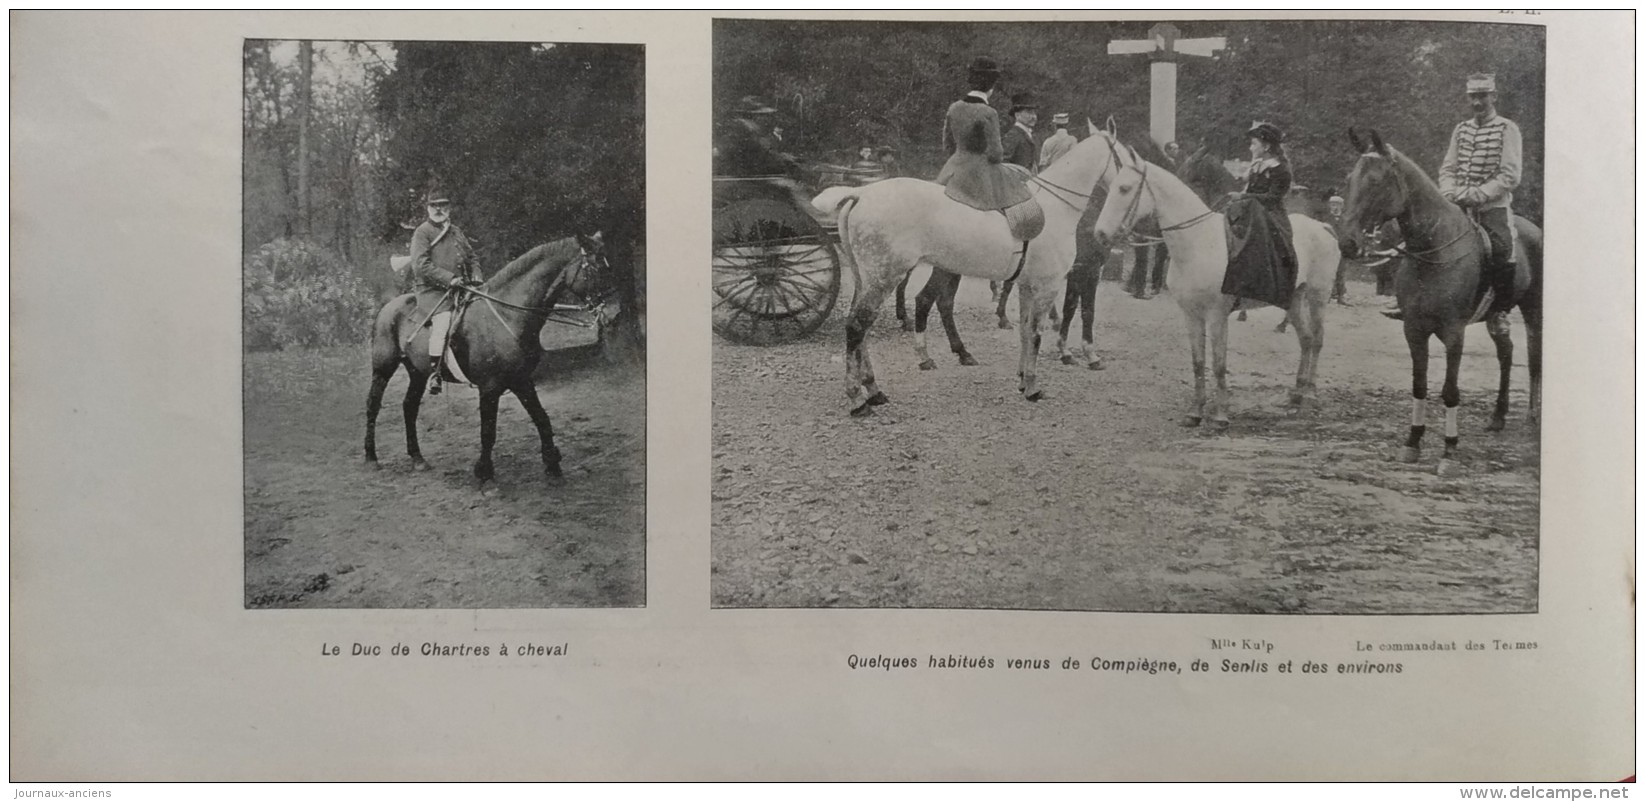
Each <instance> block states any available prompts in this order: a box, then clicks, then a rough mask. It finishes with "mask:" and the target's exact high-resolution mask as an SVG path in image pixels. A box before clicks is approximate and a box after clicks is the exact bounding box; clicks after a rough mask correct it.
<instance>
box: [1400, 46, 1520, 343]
mask: <svg viewBox="0 0 1645 802" xmlns="http://www.w3.org/2000/svg"><path fill="white" fill-rule="evenodd" d="M1466 91H1467V93H1468V107H1469V110H1470V111H1472V112H1473V116H1471V117H1469V118H1468V119H1466V120H1463V121H1462V122H1460V123H1457V126H1456V128H1455V129H1453V130H1452V131H1451V146H1450V147H1449V148H1448V149H1447V150H1446V151H1445V160H1444V161H1443V162H1442V163H1441V164H1440V167H1439V193H1440V194H1441V195H1444V196H1445V199H1446V200H1448V201H1451V202H1452V203H1455V204H1456V205H1458V206H1461V207H1462V208H1463V210H1464V211H1466V212H1468V214H1469V215H1470V216H1472V217H1473V218H1474V219H1475V220H1477V221H1479V224H1480V225H1481V226H1482V227H1484V229H1485V233H1486V236H1488V237H1489V238H1490V241H1491V257H1490V259H1488V260H1487V261H1486V264H1485V265H1483V268H1484V272H1485V279H1486V280H1487V281H1489V282H1490V284H1491V286H1492V287H1493V288H1495V290H1496V299H1497V300H1496V302H1495V305H1496V308H1497V309H1502V308H1504V306H1505V305H1506V304H1507V303H1508V299H1509V298H1510V297H1511V296H1512V295H1513V294H1514V252H1513V248H1514V246H1513V231H1512V226H1513V208H1512V207H1513V202H1514V188H1515V187H1517V186H1519V179H1520V171H1521V169H1522V167H1523V164H1524V162H1523V155H1522V149H1521V142H1520V135H1519V126H1517V125H1515V124H1514V123H1513V121H1512V120H1509V119H1508V118H1506V117H1503V116H1501V115H1499V114H1497V113H1496V100H1497V93H1496V76H1494V75H1490V74H1486V73H1475V74H1473V75H1470V76H1468V83H1467V86H1466ZM1383 314H1385V315H1387V316H1388V317H1391V318H1394V319H1395V320H1399V319H1401V318H1403V313H1402V311H1401V310H1399V309H1393V310H1390V311H1388V312H1384V313H1383Z"/></svg>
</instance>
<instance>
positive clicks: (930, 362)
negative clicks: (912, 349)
mask: <svg viewBox="0 0 1645 802" xmlns="http://www.w3.org/2000/svg"><path fill="white" fill-rule="evenodd" d="M936 369H937V361H936V360H934V359H927V360H925V361H924V362H921V363H920V370H936Z"/></svg>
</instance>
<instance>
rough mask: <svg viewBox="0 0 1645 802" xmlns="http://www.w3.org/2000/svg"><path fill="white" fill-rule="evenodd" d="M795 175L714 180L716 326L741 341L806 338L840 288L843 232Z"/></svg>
mask: <svg viewBox="0 0 1645 802" xmlns="http://www.w3.org/2000/svg"><path fill="white" fill-rule="evenodd" d="M793 186H794V185H793V184H792V182H791V181H789V180H786V179H780V178H766V177H750V178H741V177H739V178H715V179H714V261H713V278H712V282H711V283H712V285H713V302H714V331H715V332H716V333H718V334H719V335H720V336H721V337H724V338H726V339H727V340H730V341H732V342H735V343H742V344H748V345H772V344H775V343H780V342H786V341H789V340H793V339H797V338H799V337H804V336H805V335H807V334H810V333H811V332H813V331H816V330H817V327H819V326H821V325H822V324H823V321H826V320H827V319H828V316H829V315H830V314H831V313H833V311H834V303H835V301H836V300H838V298H839V294H840V255H839V250H838V248H837V243H838V241H839V236H838V231H837V230H836V229H835V227H834V222H833V220H831V219H829V218H827V217H826V216H823V215H822V214H821V213H820V212H816V211H814V210H812V209H811V208H810V204H808V203H807V204H804V205H802V203H801V199H800V198H799V197H797V194H803V193H797V192H796V190H795V189H791V187H793Z"/></svg>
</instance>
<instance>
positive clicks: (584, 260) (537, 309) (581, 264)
mask: <svg viewBox="0 0 1645 802" xmlns="http://www.w3.org/2000/svg"><path fill="white" fill-rule="evenodd" d="M590 261H591V257H590V256H589V254H587V253H584V254H582V255H581V258H580V259H578V261H577V266H576V268H575V272H577V273H579V274H580V273H581V272H582V271H583V270H584V269H586V268H588V267H589V262H590ZM572 272H573V270H571V269H566V270H561V271H560V272H559V273H558V274H556V275H555V276H554V280H553V281H552V282H549V285H548V290H547V291H546V292H544V293H543V298H544V299H545V300H552V299H553V298H554V294H555V293H556V292H558V291H559V290H560V288H561V286H562V285H565V284H566V283H567V278H566V276H567V274H569V273H572ZM453 289H455V290H459V291H461V292H467V293H471V294H473V295H475V296H477V297H479V298H480V300H483V301H485V304H486V308H487V309H490V310H491V315H492V316H493V317H495V318H497V322H498V323H501V324H503V328H505V329H507V330H508V333H510V334H512V335H514V337H515V338H516V339H518V338H519V337H520V333H519V332H518V331H516V330H515V329H514V327H513V326H511V325H509V323H508V321H507V320H504V319H503V314H502V313H501V312H498V311H497V307H498V306H503V307H506V308H508V309H512V310H514V311H517V312H530V313H538V314H541V315H543V316H544V317H545V318H546V321H545V322H553V323H559V324H561V325H566V326H577V327H579V328H585V329H586V328H591V327H592V326H593V325H594V324H591V323H583V322H581V321H576V320H563V319H560V318H557V317H555V316H554V315H555V313H556V312H588V311H594V310H597V309H600V308H601V307H602V306H604V303H603V301H604V299H605V298H606V297H607V295H606V294H602V295H601V297H600V300H601V303H594V302H592V301H588V300H586V299H585V300H584V301H583V304H582V305H580V306H579V305H576V304H549V305H546V306H524V305H521V304H516V303H512V302H510V301H505V300H503V299H501V298H498V297H497V296H495V295H492V294H491V293H488V292H486V291H484V290H481V289H479V288H478V287H454V288H453Z"/></svg>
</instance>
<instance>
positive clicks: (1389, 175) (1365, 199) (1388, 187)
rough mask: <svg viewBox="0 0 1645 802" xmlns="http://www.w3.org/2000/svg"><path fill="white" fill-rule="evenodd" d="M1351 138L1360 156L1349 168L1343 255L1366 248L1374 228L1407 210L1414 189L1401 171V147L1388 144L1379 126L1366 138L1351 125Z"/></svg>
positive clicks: (1343, 222)
mask: <svg viewBox="0 0 1645 802" xmlns="http://www.w3.org/2000/svg"><path fill="white" fill-rule="evenodd" d="M1348 141H1349V142H1351V143H1353V145H1354V150H1355V151H1357V152H1358V153H1359V159H1358V160H1357V161H1355V162H1354V168H1353V169H1352V170H1350V171H1349V172H1348V188H1347V189H1346V190H1344V191H1343V206H1342V225H1341V226H1339V230H1338V235H1339V236H1340V237H1342V243H1341V244H1342V252H1343V255H1345V256H1348V257H1350V258H1353V257H1355V256H1357V255H1358V254H1359V253H1361V252H1363V251H1364V250H1365V249H1366V241H1367V237H1368V236H1369V234H1370V232H1372V231H1374V230H1375V229H1377V228H1378V227H1380V226H1381V225H1382V224H1383V223H1385V222H1387V221H1388V220H1391V219H1393V218H1395V217H1398V216H1399V215H1400V214H1401V213H1403V212H1404V211H1405V209H1406V206H1407V205H1408V204H1409V202H1410V189H1409V187H1408V186H1407V185H1406V182H1405V179H1404V177H1403V176H1401V175H1400V172H1399V165H1398V151H1396V150H1394V149H1393V148H1390V147H1388V146H1387V145H1386V144H1384V143H1383V141H1382V137H1381V136H1380V135H1379V134H1377V132H1376V131H1375V130H1372V131H1371V132H1370V139H1369V140H1362V139H1360V137H1359V134H1358V133H1357V132H1355V131H1354V129H1353V128H1352V127H1350V128H1349V129H1348Z"/></svg>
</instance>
